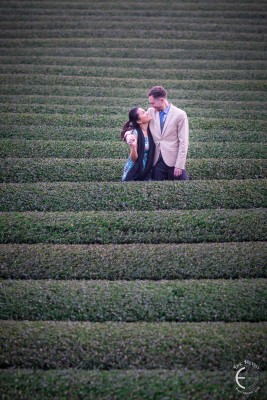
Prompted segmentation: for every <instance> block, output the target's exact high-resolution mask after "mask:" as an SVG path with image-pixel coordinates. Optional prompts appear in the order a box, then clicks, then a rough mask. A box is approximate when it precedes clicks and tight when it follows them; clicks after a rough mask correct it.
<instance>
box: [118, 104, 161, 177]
mask: <svg viewBox="0 0 267 400" xmlns="http://www.w3.org/2000/svg"><path fill="white" fill-rule="evenodd" d="M139 108H140V107H134V108H132V109H131V110H130V112H129V121H127V122H126V123H125V124H124V126H123V128H122V131H121V138H122V139H123V140H125V138H124V135H125V132H127V131H129V130H132V129H136V131H137V154H138V158H137V160H136V161H135V163H134V165H133V166H132V168H131V169H130V170H129V172H128V174H127V176H126V177H125V181H133V180H134V181H144V180H146V179H147V177H148V175H149V174H150V172H151V169H152V167H153V158H154V152H155V143H154V140H153V138H152V135H151V132H150V129H149V126H148V130H147V134H148V142H149V151H148V156H147V162H146V166H145V169H144V170H143V159H144V153H145V137H144V134H143V131H142V129H141V127H140V125H139V123H138V122H137V121H138V119H139V115H138V109H139Z"/></svg>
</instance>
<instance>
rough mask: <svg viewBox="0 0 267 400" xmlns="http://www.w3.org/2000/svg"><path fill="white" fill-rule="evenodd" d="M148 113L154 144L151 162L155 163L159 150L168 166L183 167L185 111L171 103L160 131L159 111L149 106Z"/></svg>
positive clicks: (185, 148) (186, 127)
mask: <svg viewBox="0 0 267 400" xmlns="http://www.w3.org/2000/svg"><path fill="white" fill-rule="evenodd" d="M148 113H149V115H150V116H151V121H150V123H149V127H150V130H151V133H152V136H153V139H154V142H155V145H156V148H155V156H154V163H153V164H154V165H155V164H156V162H157V161H158V158H159V155H160V152H161V154H162V158H163V160H164V161H165V163H166V164H167V165H168V166H169V167H176V168H180V169H185V164H186V157H187V151H188V142H189V125H188V118H187V115H186V112H185V111H183V110H181V109H180V108H177V107H175V106H174V105H173V104H171V106H170V109H169V112H168V114H167V117H166V120H165V123H164V127H163V131H162V133H161V130H160V119H159V112H158V111H156V110H155V109H154V108H153V107H151V108H149V109H148Z"/></svg>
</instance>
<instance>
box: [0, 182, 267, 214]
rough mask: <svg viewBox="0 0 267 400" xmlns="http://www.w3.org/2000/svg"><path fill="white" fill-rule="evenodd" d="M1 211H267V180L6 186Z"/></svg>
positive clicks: (0, 187) (1, 190) (0, 190)
mask: <svg viewBox="0 0 267 400" xmlns="http://www.w3.org/2000/svg"><path fill="white" fill-rule="evenodd" d="M0 193H1V204H0V211H101V210H104V211H130V210H136V211H137V210H140V211H142V210H143V211H144V210H148V211H149V210H150V211H151V210H154V211H155V210H157V209H160V210H170V209H176V210H186V209H188V210H189V209H198V210H200V209H213V208H225V209H226V208H230V209H238V208H253V207H255V208H256V207H266V206H267V204H266V203H267V201H266V193H267V180H266V179H262V180H260V181H258V180H256V179H254V180H253V179H252V180H233V179H232V180H221V181H218V180H211V181H209V180H206V181H201V180H199V181H189V182H168V181H163V182H131V183H128V184H122V183H120V182H119V183H118V182H95V183H94V182H81V183H76V182H55V183H47V182H44V183H23V184H14V183H7V184H0Z"/></svg>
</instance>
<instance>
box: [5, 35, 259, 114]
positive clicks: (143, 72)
mask: <svg viewBox="0 0 267 400" xmlns="http://www.w3.org/2000/svg"><path fill="white" fill-rule="evenodd" d="M24 32H28V34H30V35H32V34H33V31H32V30H30V31H29V30H28V31H24ZM48 32H49V31H48ZM20 33H21V34H23V32H22V31H20ZM165 39H166V38H165ZM154 71H155V69H153V68H146V69H142V68H134V67H133V66H132V67H131V69H129V68H123V67H122V68H121V67H118V66H117V67H104V66H97V67H93V66H91V65H87V66H84V67H83V66H79V67H76V66H68V65H67V66H54V65H32V64H31V65H29V64H28V65H20V64H17V65H14V64H11V65H1V64H0V74H10V75H11V76H12V75H14V74H16V75H20V74H30V75H31V76H34V75H44V74H45V75H47V76H49V75H51V76H55V75H60V76H68V77H70V76H71V77H73V78H75V77H77V76H79V77H80V78H82V77H104V76H108V77H109V78H126V79H128V78H131V77H132V78H135V77H136V75H138V76H139V79H151V76H153V73H154ZM161 73H162V74H164V75H165V76H168V79H177V80H189V79H193V80H209V79H211V80H230V79H232V80H250V79H256V80H264V79H266V71H264V70H261V69H259V70H258V69H257V70H252V71H250V70H231V69H226V70H224V69H220V70H212V69H202V70H198V69H197V70H195V69H192V67H191V69H189V70H188V69H181V67H179V68H177V69H174V68H173V67H172V68H169V69H167V68H165V69H164V68H163V67H161ZM10 106H12V105H10ZM209 111H210V112H211V111H212V110H209ZM229 111H230V110H229ZM247 111H248V110H247Z"/></svg>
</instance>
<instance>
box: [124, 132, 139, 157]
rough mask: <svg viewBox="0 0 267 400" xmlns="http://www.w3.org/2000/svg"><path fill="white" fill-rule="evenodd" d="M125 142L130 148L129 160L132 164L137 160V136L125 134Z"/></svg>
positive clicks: (129, 133)
mask: <svg viewBox="0 0 267 400" xmlns="http://www.w3.org/2000/svg"><path fill="white" fill-rule="evenodd" d="M125 140H126V142H127V143H128V144H129V146H130V158H131V160H132V161H133V162H135V161H136V160H137V158H138V153H137V136H136V135H135V134H134V133H132V132H129V131H128V132H126V134H125Z"/></svg>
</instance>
